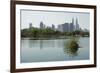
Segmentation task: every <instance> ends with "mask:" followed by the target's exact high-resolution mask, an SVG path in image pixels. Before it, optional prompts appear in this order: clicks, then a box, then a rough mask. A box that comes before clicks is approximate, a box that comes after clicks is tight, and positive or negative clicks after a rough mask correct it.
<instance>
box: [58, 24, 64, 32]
mask: <svg viewBox="0 0 100 73" xmlns="http://www.w3.org/2000/svg"><path fill="white" fill-rule="evenodd" d="M57 30H58V31H60V32H63V27H62V24H60V25H58V28H57Z"/></svg>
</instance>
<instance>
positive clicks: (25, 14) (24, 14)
mask: <svg viewBox="0 0 100 73" xmlns="http://www.w3.org/2000/svg"><path fill="white" fill-rule="evenodd" d="M72 18H74V21H76V18H77V19H78V23H79V25H80V27H81V28H83V29H84V28H86V29H89V25H90V14H89V13H86V12H85V13H80V12H77V13H76V12H61V11H57V12H56V11H35V10H21V29H23V28H29V23H32V26H33V27H39V26H40V22H41V21H43V23H44V24H45V25H46V26H52V24H54V25H55V27H56V28H57V26H58V25H59V24H63V23H67V22H68V23H70V22H72Z"/></svg>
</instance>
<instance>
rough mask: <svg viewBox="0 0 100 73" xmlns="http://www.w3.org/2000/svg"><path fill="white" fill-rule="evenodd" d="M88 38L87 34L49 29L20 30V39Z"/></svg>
mask: <svg viewBox="0 0 100 73" xmlns="http://www.w3.org/2000/svg"><path fill="white" fill-rule="evenodd" d="M86 35H87V36H89V32H83V31H73V32H60V31H57V30H52V29H51V28H45V29H40V28H31V29H22V30H21V37H33V38H40V37H59V36H82V37H84V36H86Z"/></svg>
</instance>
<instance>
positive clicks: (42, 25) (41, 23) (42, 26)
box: [40, 21, 44, 29]
mask: <svg viewBox="0 0 100 73" xmlns="http://www.w3.org/2000/svg"><path fill="white" fill-rule="evenodd" d="M40 28H41V29H43V28H44V24H43V22H42V21H41V22H40Z"/></svg>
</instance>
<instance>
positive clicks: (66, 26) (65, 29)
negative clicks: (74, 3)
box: [62, 23, 69, 32]
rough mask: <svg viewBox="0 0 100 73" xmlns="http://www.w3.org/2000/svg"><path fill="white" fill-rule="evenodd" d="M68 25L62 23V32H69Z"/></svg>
mask: <svg viewBox="0 0 100 73" xmlns="http://www.w3.org/2000/svg"><path fill="white" fill-rule="evenodd" d="M68 25H69V23H64V24H62V29H63V32H69V28H68Z"/></svg>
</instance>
